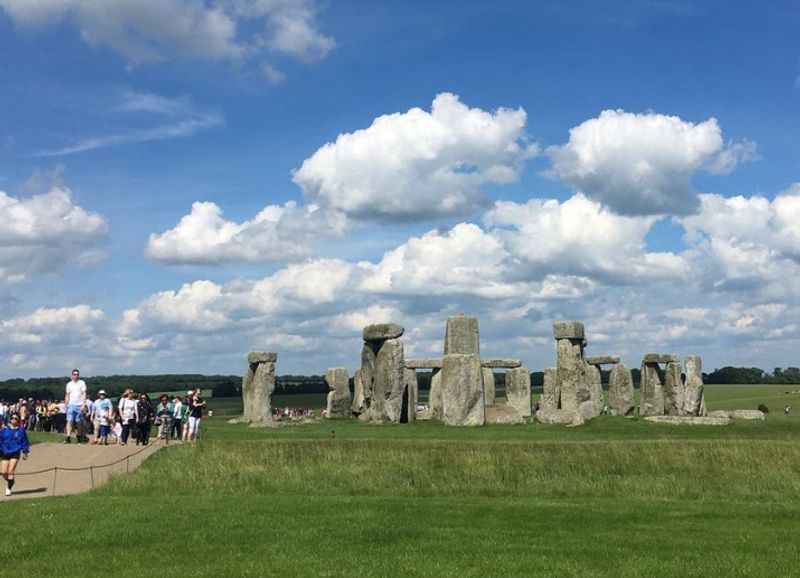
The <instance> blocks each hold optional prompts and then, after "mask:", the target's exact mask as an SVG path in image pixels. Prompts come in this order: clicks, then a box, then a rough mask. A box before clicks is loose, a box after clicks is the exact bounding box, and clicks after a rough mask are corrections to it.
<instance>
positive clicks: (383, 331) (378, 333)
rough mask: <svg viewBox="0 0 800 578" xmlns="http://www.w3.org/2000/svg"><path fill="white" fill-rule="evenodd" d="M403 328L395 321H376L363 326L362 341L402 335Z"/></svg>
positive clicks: (381, 339) (395, 337)
mask: <svg viewBox="0 0 800 578" xmlns="http://www.w3.org/2000/svg"><path fill="white" fill-rule="evenodd" d="M404 332H405V329H403V327H402V326H400V325H398V324H397V323H376V324H374V325H367V326H366V327H365V328H364V332H363V337H364V341H384V340H385V339H397V338H398V337H402V336H403V333H404Z"/></svg>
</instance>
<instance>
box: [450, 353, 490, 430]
mask: <svg viewBox="0 0 800 578" xmlns="http://www.w3.org/2000/svg"><path fill="white" fill-rule="evenodd" d="M442 406H443V407H442V409H443V421H444V423H445V424H446V425H451V426H482V425H484V423H486V404H485V402H484V397H483V375H482V370H481V360H480V358H479V357H478V355H477V354H459V353H455V354H448V355H445V356H444V365H443V367H442Z"/></svg>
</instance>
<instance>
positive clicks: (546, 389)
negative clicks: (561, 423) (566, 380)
mask: <svg viewBox="0 0 800 578" xmlns="http://www.w3.org/2000/svg"><path fill="white" fill-rule="evenodd" d="M560 400H561V391H560V390H559V388H558V370H557V369H556V368H555V367H548V368H546V369H545V370H544V379H543V382H542V398H541V400H540V401H539V407H540V408H541V409H545V410H551V409H559V405H560Z"/></svg>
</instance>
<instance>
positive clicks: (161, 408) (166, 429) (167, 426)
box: [156, 393, 174, 444]
mask: <svg viewBox="0 0 800 578" xmlns="http://www.w3.org/2000/svg"><path fill="white" fill-rule="evenodd" d="M158 400H159V403H158V406H157V407H156V424H157V425H158V437H159V439H162V440H164V444H168V443H169V434H170V432H171V431H172V412H173V411H174V408H173V407H172V402H171V401H170V400H169V396H168V395H167V394H166V393H165V394H163V395H162V396H161V397H159V398H158Z"/></svg>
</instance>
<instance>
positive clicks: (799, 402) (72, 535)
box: [0, 386, 800, 578]
mask: <svg viewBox="0 0 800 578" xmlns="http://www.w3.org/2000/svg"><path fill="white" fill-rule="evenodd" d="M798 389H800V386H707V389H706V392H707V400H708V405H709V409H711V410H713V409H740V408H742V409H755V407H756V406H758V404H759V403H765V404H766V405H767V406H768V407H769V408H770V410H771V411H772V413H771V414H770V415H769V416H768V418H767V421H766V422H737V423H734V424H732V425H730V426H727V427H675V426H667V425H654V424H649V423H646V422H643V421H640V420H638V419H622V418H605V417H601V418H598V419H596V420H594V421H592V422H590V423H589V424H587V425H586V426H583V427H580V428H574V429H570V428H562V427H557V426H542V425H538V424H531V425H524V426H487V427H484V428H480V429H456V428H445V427H443V426H441V425H440V424H435V423H418V424H415V425H413V426H405V425H385V426H376V425H367V424H361V423H358V422H351V421H328V422H323V423H317V424H310V425H304V426H292V427H284V428H280V429H276V430H256V429H249V428H247V427H244V426H239V425H229V424H227V423H225V418H226V417H227V414H229V413H233V412H235V411H237V402H236V401H235V400H215V404H216V410H215V411H216V416H215V417H214V418H213V419H211V420H208V422H207V423H206V424H205V425H206V426H207V428H206V430H205V439H204V440H203V441H202V442H201V443H200V444H199V445H198V446H197V447H196V448H191V447H173V448H169V449H167V450H164V451H161V452H159V453H158V454H156V455H155V456H154V457H152V458H150V459H149V460H148V462H146V463H145V465H144V466H143V467H142V468H140V469H139V470H138V471H136V472H135V473H134V474H131V475H129V476H125V477H120V478H118V479H117V480H115V481H113V482H112V483H111V484H109V485H108V486H106V487H104V488H101V489H100V490H96V491H94V492H91V493H88V494H83V495H80V496H70V497H65V498H45V499H40V500H23V501H18V502H13V503H12V502H9V503H6V504H2V505H1V506H0V507H2V511H3V512H4V513H5V516H4V517H5V519H6V521H7V522H8V523H9V524H11V525H10V526H9V527H13V528H14V531H13V532H7V533H5V535H4V538H3V539H2V541H0V560H3V561H4V564H3V568H4V570H5V569H8V568H11V567H13V568H14V569H15V572H14V573H15V574H19V575H29V576H38V575H45V574H48V575H49V574H61V575H70V576H78V575H80V576H115V578H118V577H127V576H137V577H141V576H146V575H158V576H168V577H172V576H175V577H183V576H214V577H220V576H457V577H459V578H466V577H473V576H474V577H486V576H559V577H565V576H609V577H610V576H615V577H617V576H646V577H654V576H681V577H685V576H720V577H722V576H725V577H730V576H800V565H799V564H798V560H799V559H800V499H798V496H799V495H800V394H794V393H791V392H792V391H796V390H798ZM787 392H789V393H787ZM276 401H278V403H279V404H283V403H289V404H290V402H291V401H292V400H289V402H287V401H286V400H276ZM294 401H298V400H294ZM313 403H314V400H313V399H307V400H303V403H298V405H311V404H313ZM787 403H788V404H789V405H792V406H793V408H795V409H794V411H793V414H794V415H793V416H790V417H784V416H783V406H784V405H786V404H787ZM34 451H35V447H34ZM7 561H12V565H11V566H8V562H7Z"/></svg>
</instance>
